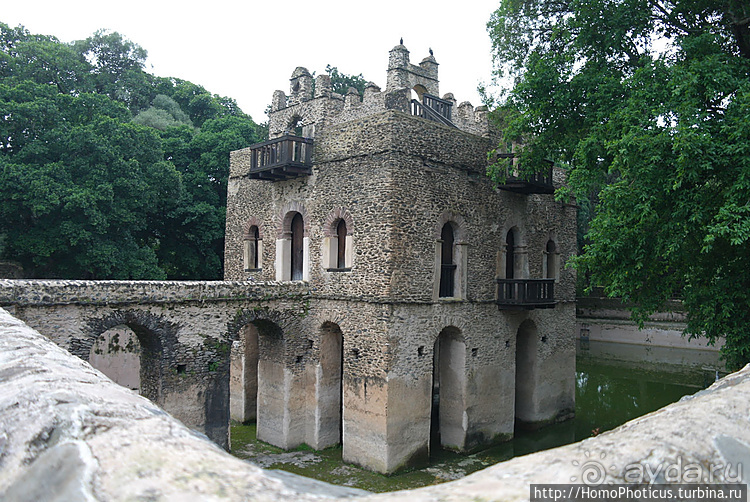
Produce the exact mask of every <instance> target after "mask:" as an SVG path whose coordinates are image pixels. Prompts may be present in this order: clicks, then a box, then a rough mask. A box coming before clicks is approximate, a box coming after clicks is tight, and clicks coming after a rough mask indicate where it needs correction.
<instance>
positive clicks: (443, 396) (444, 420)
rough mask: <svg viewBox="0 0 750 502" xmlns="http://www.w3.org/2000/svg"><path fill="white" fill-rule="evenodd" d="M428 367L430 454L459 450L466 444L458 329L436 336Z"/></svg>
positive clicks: (463, 361) (463, 365)
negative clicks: (430, 390) (430, 386)
mask: <svg viewBox="0 0 750 502" xmlns="http://www.w3.org/2000/svg"><path fill="white" fill-rule="evenodd" d="M432 364H433V367H432V413H431V420H430V452H431V453H432V452H435V451H437V449H438V448H449V449H453V450H460V449H462V448H463V446H464V442H465V440H466V432H465V431H464V428H463V415H464V409H465V403H464V401H465V399H464V396H465V387H466V343H465V342H464V338H463V336H462V335H461V331H460V330H459V329H458V328H456V327H453V326H449V327H447V328H444V329H443V330H442V331H441V332H440V335H438V338H437V340H436V341H435V346H434V350H433V359H432Z"/></svg>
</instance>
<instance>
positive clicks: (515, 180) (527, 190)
mask: <svg viewBox="0 0 750 502" xmlns="http://www.w3.org/2000/svg"><path fill="white" fill-rule="evenodd" d="M514 158H515V154H513V153H500V154H498V159H508V168H507V170H506V178H505V183H504V184H502V185H500V186H499V187H498V188H500V189H501V190H507V191H509V192H515V193H522V194H526V195H529V194H532V193H540V194H553V193H555V187H554V185H553V184H552V162H545V164H547V165H545V166H543V167H542V168H541V169H540V170H539V171H536V172H534V173H532V174H523V175H521V174H519V173H518V171H517V170H516V169H515V167H514V162H513V159H514Z"/></svg>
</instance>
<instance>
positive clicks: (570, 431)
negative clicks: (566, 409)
mask: <svg viewBox="0 0 750 502" xmlns="http://www.w3.org/2000/svg"><path fill="white" fill-rule="evenodd" d="M719 367H720V365H719V362H718V357H717V354H716V353H713V352H703V351H695V350H684V349H663V348H646V347H643V346H635V345H629V346H626V345H621V344H611V343H602V342H599V343H594V342H591V343H590V344H586V345H585V346H584V347H579V350H578V353H577V363H576V418H575V419H573V420H569V421H567V422H564V423H561V424H556V425H552V426H549V427H546V428H544V429H541V430H538V431H534V432H523V431H519V432H517V433H516V437H515V438H514V439H513V440H512V441H510V442H508V443H504V444H501V445H499V446H495V447H492V448H489V449H486V450H483V451H481V452H479V453H475V454H472V455H460V454H457V453H453V452H448V451H442V450H441V451H439V452H437V453H436V454H434V455H433V457H432V459H431V465H430V466H429V467H427V468H424V469H418V470H413V471H410V472H405V473H400V474H396V475H392V476H383V475H380V474H376V473H372V472H369V471H366V470H364V469H361V468H359V467H356V466H352V465H349V464H345V463H344V462H342V460H341V448H330V449H327V450H324V451H322V452H315V451H312V450H310V449H306V448H302V449H299V450H297V451H294V452H284V451H283V450H281V449H279V448H275V447H273V446H270V445H267V444H265V443H261V442H258V441H256V440H255V426H254V425H240V424H233V426H232V431H231V434H232V454H233V455H235V456H238V457H240V458H245V459H248V460H250V461H251V462H254V463H257V464H259V465H261V466H262V467H265V468H270V469H282V470H285V471H289V472H294V473H297V474H301V475H304V476H307V477H312V478H316V479H321V480H324V481H328V482H331V483H334V484H340V485H346V486H355V487H357V488H362V489H365V490H369V491H373V492H383V491H393V490H400V489H406V488H416V487H419V486H425V485H430V484H436V483H441V482H445V481H450V480H452V479H458V478H460V477H463V476H465V475H467V474H470V473H472V472H474V471H477V470H480V469H484V468H485V467H488V466H490V465H492V464H496V463H498V462H502V461H504V460H509V459H511V458H513V457H515V456H520V455H526V454H528V453H533V452H536V451H541V450H546V449H549V448H554V447H556V446H561V445H564V444H568V443H572V442H575V441H579V440H581V439H585V438H587V437H590V436H592V435H596V434H599V433H601V432H604V431H607V430H610V429H613V428H615V427H617V426H618V425H621V424H623V423H625V422H627V421H628V420H631V419H633V418H636V417H639V416H642V415H645V414H647V413H649V412H651V411H654V410H657V409H659V408H661V407H663V406H666V405H667V404H670V403H673V402H675V401H677V400H678V399H680V398H681V397H682V396H684V395H688V394H693V393H695V392H697V391H698V390H700V389H703V388H705V387H707V386H708V385H710V384H711V383H713V381H714V380H715V377H716V375H717V369H718V368H719Z"/></svg>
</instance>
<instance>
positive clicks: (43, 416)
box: [0, 309, 750, 502]
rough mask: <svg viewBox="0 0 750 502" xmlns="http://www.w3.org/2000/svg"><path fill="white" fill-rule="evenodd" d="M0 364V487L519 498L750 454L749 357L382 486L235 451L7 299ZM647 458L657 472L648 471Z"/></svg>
mask: <svg viewBox="0 0 750 502" xmlns="http://www.w3.org/2000/svg"><path fill="white" fill-rule="evenodd" d="M0 375H2V385H0V462H1V463H2V469H0V499H3V500H13V501H27V500H28V501H35V500H48V499H51V498H52V497H56V499H58V500H112V501H116V500H135V499H139V500H140V499H148V500H156V501H171V500H174V501H182V500H193V499H195V500H227V501H229V500H266V501H275V500H301V501H306V500H341V499H348V500H358V501H373V502H376V501H396V500H409V501H411V502H428V501H434V500H442V501H445V502H452V501H464V500H467V499H472V500H474V499H476V500H487V501H495V500H497V501H500V500H502V501H523V500H529V494H530V491H529V488H530V485H531V484H535V483H562V484H567V483H570V482H579V483H580V482H581V481H583V480H584V477H585V480H586V481H587V482H589V483H593V484H599V483H622V482H633V481H637V479H634V476H637V475H638V473H641V475H642V479H640V480H641V481H645V482H649V481H654V482H664V481H665V480H668V479H665V476H674V475H675V472H679V473H680V474H685V472H687V469H691V471H690V472H691V475H694V474H695V473H696V472H697V473H698V474H700V475H701V476H702V479H701V481H703V482H713V483H722V482H735V483H736V482H742V483H746V482H747V473H746V472H745V471H743V467H746V466H747V465H748V462H750V427H748V423H747V421H748V416H750V367H746V368H745V369H743V370H742V371H740V372H738V373H736V374H733V375H730V376H728V377H726V378H724V379H722V380H721V381H719V382H717V383H716V384H714V385H713V386H712V387H711V388H709V389H707V390H705V391H701V392H699V393H697V394H696V395H695V396H692V397H688V398H683V399H682V400H681V401H679V402H677V403H674V404H672V405H670V406H668V407H666V408H664V409H662V410H659V411H657V412H654V413H651V414H649V415H647V416H645V417H642V418H638V419H636V420H633V421H631V422H628V423H627V424H625V425H623V426H621V427H619V428H617V429H615V430H613V431H610V432H606V433H604V434H601V435H599V436H596V437H593V438H590V439H588V440H585V441H583V442H580V443H576V444H572V445H568V446H564V447H561V448H556V449H553V450H547V451H544V452H540V453H536V454H532V455H526V456H524V457H519V458H515V459H513V460H510V461H508V462H504V463H500V464H497V465H495V466H492V467H489V468H487V469H485V470H483V471H480V472H477V473H474V474H472V475H470V476H467V477H466V478H463V479H461V480H457V481H453V482H450V483H445V484H441V485H436V486H430V487H425V488H421V489H417V490H410V491H400V492H392V493H385V494H368V493H366V492H363V491H361V490H355V489H352V488H346V487H336V486H332V485H328V484H325V483H320V482H317V481H313V480H309V479H305V478H301V477H299V476H295V475H292V474H287V473H284V472H280V471H264V470H262V469H260V468H258V467H255V466H253V465H251V464H250V463H247V462H244V461H241V460H239V459H236V458H234V457H231V456H230V455H228V454H227V453H225V452H224V451H222V450H220V449H219V448H217V447H216V446H215V445H214V444H213V443H211V442H210V441H207V440H206V439H205V438H203V437H201V436H199V435H196V434H195V433H193V432H192V431H190V430H189V429H187V428H185V427H184V426H183V425H182V424H181V423H180V422H179V421H177V420H175V419H174V418H172V417H171V416H169V415H168V414H166V413H164V412H163V411H161V410H160V409H159V408H158V407H156V406H155V405H154V404H153V403H151V402H149V401H148V400H146V399H145V398H143V397H140V396H137V395H136V394H134V393H132V392H131V391H128V390H127V389H124V388H122V387H120V386H118V385H115V384H114V383H112V382H111V381H109V380H108V379H107V378H106V377H105V376H104V375H102V374H101V373H99V372H98V371H96V370H94V369H93V368H91V366H89V365H88V364H87V363H86V362H84V361H81V360H80V359H78V358H76V357H73V356H71V355H70V354H69V353H67V352H66V351H64V350H62V349H60V348H59V347H57V346H55V345H54V344H53V343H51V342H49V341H48V340H47V339H46V338H45V337H43V336H41V335H40V334H39V333H37V332H35V331H34V330H32V329H30V328H28V327H27V326H26V325H24V324H23V323H22V322H20V321H18V320H17V319H15V318H13V317H12V316H10V315H9V314H8V313H7V312H5V311H3V310H2V309H0ZM670 466H671V470H669V471H667V468H669V467H670ZM678 467H679V469H682V471H680V470H679V469H678ZM638 468H640V469H638ZM676 469H677V470H676ZM649 472H650V473H656V472H659V473H660V474H659V475H658V476H652V477H651V478H649V474H648V473H649Z"/></svg>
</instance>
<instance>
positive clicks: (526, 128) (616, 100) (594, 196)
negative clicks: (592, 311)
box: [488, 0, 750, 368]
mask: <svg viewBox="0 0 750 502" xmlns="http://www.w3.org/2000/svg"><path fill="white" fill-rule="evenodd" d="M488 29H489V31H490V36H491V38H492V41H493V51H494V57H495V61H496V64H497V68H498V73H499V74H501V75H502V76H510V77H512V78H513V79H514V86H513V89H512V90H511V91H510V92H509V93H508V95H507V96H506V97H505V100H504V101H503V103H502V105H501V109H502V111H503V115H504V117H505V118H506V120H507V129H506V133H505V138H504V141H506V142H511V141H521V142H522V143H523V144H524V145H525V148H524V151H523V155H522V159H521V161H522V164H523V165H524V166H525V167H524V168H525V169H527V170H533V168H534V165H535V164H536V163H537V162H539V161H540V159H541V158H544V157H546V158H552V159H554V160H556V161H558V162H560V163H562V164H564V165H567V166H568V168H569V182H570V188H569V190H563V191H562V192H561V194H560V195H561V196H567V195H568V193H571V192H572V193H574V194H575V195H576V196H578V197H579V198H581V199H585V200H593V201H594V202H595V203H596V204H595V207H594V209H593V219H592V221H591V223H590V230H589V231H588V233H587V235H586V244H585V246H584V248H583V250H582V254H581V255H580V256H579V257H578V259H576V260H575V265H576V266H577V267H578V268H579V272H581V273H582V274H581V275H587V276H589V277H590V278H591V281H592V283H593V284H597V285H603V286H604V287H605V291H606V292H607V293H608V294H609V295H611V296H619V297H622V298H623V299H624V300H625V301H628V302H632V303H633V304H634V305H635V307H634V308H633V315H634V318H635V319H636V320H638V321H640V322H643V321H644V320H645V319H646V318H647V316H648V315H649V314H650V313H653V312H654V311H656V310H657V309H660V308H663V307H664V305H665V302H666V301H667V300H668V299H670V298H672V297H680V298H682V300H683V304H684V307H685V309H686V311H687V314H688V323H687V330H686V333H687V334H689V335H691V336H706V337H707V338H708V339H709V340H710V342H711V343H713V342H716V341H717V340H719V339H722V338H723V339H724V340H725V345H724V348H723V350H722V353H723V357H724V358H725V359H726V361H727V363H728V366H729V367H732V368H737V367H739V366H741V365H743V364H745V363H747V362H750V310H749V309H748V308H747V305H748V304H750V258H749V257H748V256H749V255H748V253H747V246H748V244H749V243H748V239H750V199H749V198H748V194H749V193H750V157H749V156H748V154H749V153H750V127H748V126H749V125H750V106H748V105H750V79H748V76H750V7H749V6H748V5H747V4H746V2H743V1H741V0H725V1H720V2H717V1H713V0H588V1H586V2H582V1H578V0H541V1H531V0H503V1H502V2H501V5H500V8H499V9H498V10H497V11H496V12H495V13H494V14H493V16H492V18H491V20H490V22H489V23H488Z"/></svg>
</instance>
